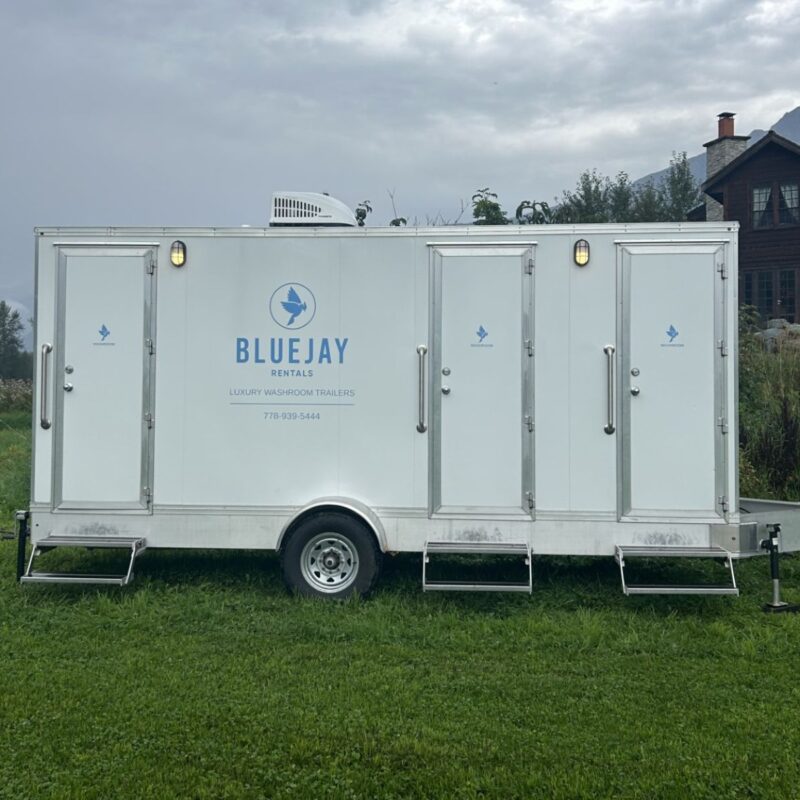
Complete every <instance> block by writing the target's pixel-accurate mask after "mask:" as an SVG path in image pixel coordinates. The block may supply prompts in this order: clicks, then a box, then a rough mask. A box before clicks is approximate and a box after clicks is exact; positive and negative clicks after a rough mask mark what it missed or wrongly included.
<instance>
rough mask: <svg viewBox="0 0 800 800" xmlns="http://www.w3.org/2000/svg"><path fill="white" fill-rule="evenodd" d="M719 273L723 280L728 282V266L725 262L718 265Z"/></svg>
mask: <svg viewBox="0 0 800 800" xmlns="http://www.w3.org/2000/svg"><path fill="white" fill-rule="evenodd" d="M717 272H719V276H720V278H722V280H726V279H727V277H728V265H727V264H726V263H725V262H724V261H720V262H719V264H717Z"/></svg>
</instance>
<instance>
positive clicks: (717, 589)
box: [625, 584, 739, 597]
mask: <svg viewBox="0 0 800 800" xmlns="http://www.w3.org/2000/svg"><path fill="white" fill-rule="evenodd" d="M626 589H627V591H626V592H625V594H717V595H723V594H725V595H734V596H736V597H738V596H739V589H738V588H736V587H735V586H730V585H727V584H726V585H724V586H721V585H710V584H708V585H705V586H703V585H694V586H693V585H686V586H681V585H677V584H675V585H670V584H662V585H660V586H659V585H658V584H653V585H647V584H633V585H632V586H631V585H628V586H627V587H626Z"/></svg>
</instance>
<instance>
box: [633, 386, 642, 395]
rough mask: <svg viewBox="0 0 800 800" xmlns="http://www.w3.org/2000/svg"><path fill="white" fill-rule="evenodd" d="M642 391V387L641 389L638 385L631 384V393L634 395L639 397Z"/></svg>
mask: <svg viewBox="0 0 800 800" xmlns="http://www.w3.org/2000/svg"><path fill="white" fill-rule="evenodd" d="M641 391H642V390H641V389H640V388H639V387H638V386H631V394H632V395H633V396H634V397H638V396H639V393H640V392H641Z"/></svg>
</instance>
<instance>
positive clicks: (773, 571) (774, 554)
mask: <svg viewBox="0 0 800 800" xmlns="http://www.w3.org/2000/svg"><path fill="white" fill-rule="evenodd" d="M767 531H768V533H769V538H768V539H763V540H762V542H761V549H762V550H766V551H767V552H768V553H769V570H770V575H771V576H772V602H771V603H765V604H764V606H763V609H764V611H765V612H766V613H768V614H781V613H782V614H787V613H797V612H798V611H800V606H797V605H790V604H789V603H785V602H784V601H783V600H781V578H780V572H779V565H778V552H779V550H780V548H779V545H778V541H779V538H780V535H781V526H780V523H777V522H776V523H775V524H773V525H768V526H767Z"/></svg>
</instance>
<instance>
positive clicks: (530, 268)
mask: <svg viewBox="0 0 800 800" xmlns="http://www.w3.org/2000/svg"><path fill="white" fill-rule="evenodd" d="M534 266H535V264H534V263H533V258H529V259H528V260H527V261H526V262H525V274H526V275H533V268H534Z"/></svg>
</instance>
